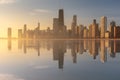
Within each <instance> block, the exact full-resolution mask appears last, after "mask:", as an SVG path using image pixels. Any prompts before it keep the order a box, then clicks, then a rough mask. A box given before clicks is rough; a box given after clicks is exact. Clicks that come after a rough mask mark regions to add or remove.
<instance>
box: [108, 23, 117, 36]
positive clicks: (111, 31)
mask: <svg viewBox="0 0 120 80" xmlns="http://www.w3.org/2000/svg"><path fill="white" fill-rule="evenodd" d="M114 27H116V23H115V21H112V22H110V27H109V31H110V38H114V37H115V36H114V33H115V32H114Z"/></svg>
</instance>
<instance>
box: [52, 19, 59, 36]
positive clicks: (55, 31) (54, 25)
mask: <svg viewBox="0 0 120 80" xmlns="http://www.w3.org/2000/svg"><path fill="white" fill-rule="evenodd" d="M58 25H59V20H58V18H54V19H53V32H54V34H56V33H57V32H58Z"/></svg>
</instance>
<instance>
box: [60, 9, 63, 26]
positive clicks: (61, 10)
mask: <svg viewBox="0 0 120 80" xmlns="http://www.w3.org/2000/svg"><path fill="white" fill-rule="evenodd" d="M59 26H64V10H63V9H60V10H59Z"/></svg>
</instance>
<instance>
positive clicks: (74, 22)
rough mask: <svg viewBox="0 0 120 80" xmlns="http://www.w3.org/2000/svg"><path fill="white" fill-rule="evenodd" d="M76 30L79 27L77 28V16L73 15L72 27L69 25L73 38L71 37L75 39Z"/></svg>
mask: <svg viewBox="0 0 120 80" xmlns="http://www.w3.org/2000/svg"><path fill="white" fill-rule="evenodd" d="M78 28H79V27H77V16H76V15H74V16H73V21H72V25H71V30H72V36H73V37H76V34H77V31H78Z"/></svg>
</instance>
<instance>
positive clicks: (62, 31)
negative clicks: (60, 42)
mask: <svg viewBox="0 0 120 80" xmlns="http://www.w3.org/2000/svg"><path fill="white" fill-rule="evenodd" d="M53 32H54V34H55V36H56V37H65V35H66V26H65V25H64V10H63V9H59V14H58V18H54V19H53Z"/></svg>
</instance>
